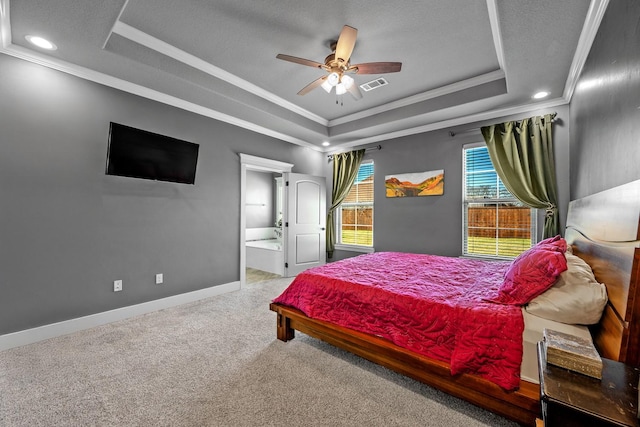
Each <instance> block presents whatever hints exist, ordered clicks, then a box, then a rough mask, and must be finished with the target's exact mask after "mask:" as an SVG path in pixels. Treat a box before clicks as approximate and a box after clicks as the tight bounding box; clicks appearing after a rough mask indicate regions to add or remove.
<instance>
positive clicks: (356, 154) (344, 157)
mask: <svg viewBox="0 0 640 427" xmlns="http://www.w3.org/2000/svg"><path fill="white" fill-rule="evenodd" d="M363 157H364V149H362V150H356V151H350V152H348V153H340V154H334V155H333V156H332V159H333V188H332V193H331V207H330V208H329V213H328V215H327V258H332V257H333V250H334V248H335V245H336V223H335V221H334V219H333V214H334V212H335V211H336V209H337V208H338V206H340V203H342V201H343V200H344V198H345V197H347V194H349V190H351V186H352V185H353V183H354V182H355V180H356V176H358V169H360V164H361V163H362V158H363Z"/></svg>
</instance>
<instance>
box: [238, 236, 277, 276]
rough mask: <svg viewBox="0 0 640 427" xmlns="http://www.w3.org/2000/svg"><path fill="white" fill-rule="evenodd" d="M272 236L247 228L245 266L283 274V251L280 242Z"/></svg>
mask: <svg viewBox="0 0 640 427" xmlns="http://www.w3.org/2000/svg"><path fill="white" fill-rule="evenodd" d="M270 231H272V230H270ZM271 236H274V234H273V232H272V233H268V232H266V233H265V232H264V231H263V230H260V232H258V231H257V229H247V241H246V245H245V246H246V256H247V267H248V268H255V269H257V270H262V271H267V272H269V273H273V274H279V275H281V276H282V275H284V252H283V251H282V242H281V241H280V240H279V239H276V238H270V237H271Z"/></svg>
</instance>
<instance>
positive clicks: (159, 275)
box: [156, 273, 164, 285]
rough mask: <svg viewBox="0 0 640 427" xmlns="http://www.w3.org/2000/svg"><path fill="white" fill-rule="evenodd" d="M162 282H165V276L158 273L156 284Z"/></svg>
mask: <svg viewBox="0 0 640 427" xmlns="http://www.w3.org/2000/svg"><path fill="white" fill-rule="evenodd" d="M162 282H164V277H163V276H162V273H160V274H156V285H159V284H160V283H162Z"/></svg>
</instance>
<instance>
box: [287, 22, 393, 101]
mask: <svg viewBox="0 0 640 427" xmlns="http://www.w3.org/2000/svg"><path fill="white" fill-rule="evenodd" d="M357 35H358V30H356V29H355V28H353V27H350V26H348V25H345V26H344V27H343V28H342V31H341V32H340V36H339V37H338V40H337V41H336V42H334V43H332V44H331V50H332V51H333V53H331V54H330V55H329V56H327V57H326V58H325V60H324V63H320V62H316V61H311V60H309V59H304V58H298V57H296V56H291V55H284V54H282V53H279V54H278V55H276V58H278V59H282V60H284V61H289V62H294V63H296V64H301V65H306V66H309V67H314V68H320V69H323V70H325V71H326V72H327V73H328V74H327V75H325V76H322V77H319V78H318V79H316V80H314V81H312V82H311V83H309V84H308V85H306V86H305V87H303V88H302V89H301V90H300V92H298V95H306V94H307V93H309V92H311V91H312V90H313V89H315V88H317V87H318V86H321V87H322V88H323V89H324V90H326V91H327V93H331V90H332V89H333V88H334V87H335V88H336V94H337V95H342V94H344V93H346V92H349V93H350V94H351V95H353V97H354V98H355V99H360V98H362V93H361V92H360V89H359V88H358V85H356V84H354V80H353V78H352V77H351V76H349V75H348V74H351V73H353V74H384V73H396V72H398V71H400V69H401V68H402V62H366V63H363V64H355V65H351V64H350V63H349V59H350V58H351V53H352V52H353V48H354V46H355V44H356V37H357Z"/></svg>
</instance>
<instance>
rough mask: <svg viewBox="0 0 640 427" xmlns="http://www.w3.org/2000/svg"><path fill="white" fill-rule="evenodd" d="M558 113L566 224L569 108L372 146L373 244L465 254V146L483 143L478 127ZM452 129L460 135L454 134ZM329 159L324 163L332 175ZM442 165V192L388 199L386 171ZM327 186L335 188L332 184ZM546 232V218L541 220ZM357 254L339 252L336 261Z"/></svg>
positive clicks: (379, 247)
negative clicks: (327, 162)
mask: <svg viewBox="0 0 640 427" xmlns="http://www.w3.org/2000/svg"><path fill="white" fill-rule="evenodd" d="M553 112H557V113H558V115H557V120H556V122H555V123H554V128H553V129H554V131H553V138H554V146H555V157H556V172H557V179H558V198H559V201H558V203H559V209H560V222H561V229H564V224H565V219H566V211H567V205H568V203H569V125H568V123H569V108H568V106H566V105H565V106H560V107H557V108H553V109H551V110H534V111H531V112H528V113H525V114H520V115H517V116H508V117H502V118H498V119H494V120H490V121H484V122H478V123H469V124H468V125H466V126H463V127H460V128H457V129H447V130H441V131H434V132H429V133H424V134H420V135H412V136H407V137H404V138H398V139H394V140H389V141H384V142H382V143H380V145H381V146H382V150H379V151H376V150H373V151H368V152H367V154H366V156H365V160H366V159H373V161H374V164H375V176H374V197H375V201H374V206H375V207H374V247H375V250H376V251H378V252H380V251H400V252H417V253H429V254H436V255H445V256H459V255H461V254H462V147H463V146H464V145H465V144H470V143H474V142H482V141H483V138H482V135H481V134H480V130H479V128H480V126H485V125H489V124H494V123H502V122H504V121H507V120H520V119H524V118H527V117H532V116H537V115H544V114H547V113H553ZM450 131H453V132H454V133H455V134H456V135H455V136H453V137H452V136H450V134H449V132H450ZM331 167H332V166H331V163H329V164H328V165H327V166H326V173H327V176H331ZM436 169H444V182H445V184H444V195H442V196H429V197H405V198H387V197H386V195H385V185H384V179H385V176H386V175H391V174H399V173H408V172H425V171H430V170H436ZM328 188H331V187H330V186H329V187H328ZM538 230H539V234H542V217H540V221H539V227H538ZM354 255H358V253H355V252H349V251H339V250H337V251H336V252H335V253H334V257H333V258H332V260H339V259H343V258H346V257H350V256H354Z"/></svg>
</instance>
